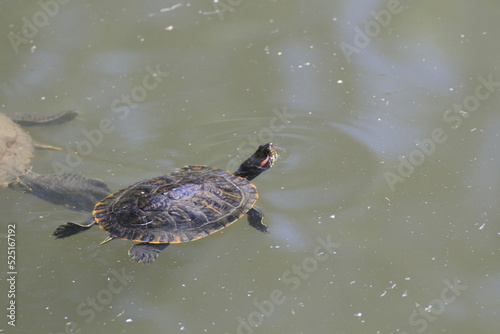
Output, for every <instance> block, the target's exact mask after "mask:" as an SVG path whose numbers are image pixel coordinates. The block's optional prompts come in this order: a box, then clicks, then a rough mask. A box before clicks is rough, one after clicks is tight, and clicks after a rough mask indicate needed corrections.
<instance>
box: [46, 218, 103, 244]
mask: <svg viewBox="0 0 500 334" xmlns="http://www.w3.org/2000/svg"><path fill="white" fill-rule="evenodd" d="M94 224H95V221H94V218H89V219H87V220H86V221H84V222H83V223H81V224H77V223H71V222H69V223H66V224H62V225H60V226H59V227H58V228H57V229H56V230H55V231H54V233H52V235H53V236H54V237H56V239H62V238H67V237H70V236H72V235H75V234H77V233H80V232H83V231H86V230H88V229H89V228H91V227H92V226H93V225H94Z"/></svg>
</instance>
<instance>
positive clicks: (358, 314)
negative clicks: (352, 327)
mask: <svg viewBox="0 0 500 334" xmlns="http://www.w3.org/2000/svg"><path fill="white" fill-rule="evenodd" d="M362 315H363V313H361V312H358V313H354V316H355V317H358V318H359V317H361V316H362Z"/></svg>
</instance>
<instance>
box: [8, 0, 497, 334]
mask: <svg viewBox="0 0 500 334" xmlns="http://www.w3.org/2000/svg"><path fill="white" fill-rule="evenodd" d="M2 6H3V7H2V9H3V10H2V11H1V13H2V14H0V15H2V19H3V22H5V25H4V36H7V38H4V39H3V41H2V42H1V43H3V50H4V51H5V52H3V53H2V55H1V57H2V60H3V62H2V64H3V65H1V73H2V75H3V78H4V80H3V83H2V86H1V93H2V107H3V108H2V112H5V113H11V112H28V111H38V112H41V113H48V114H50V113H53V112H55V111H61V110H78V111H79V112H80V115H81V117H80V118H81V119H79V120H77V121H73V122H72V123H71V124H70V125H69V126H66V127H64V128H58V129H57V131H53V132H52V131H48V132H46V131H43V130H38V129H35V128H33V129H29V131H30V135H32V136H33V137H34V138H36V140H37V141H40V142H43V143H46V144H50V145H54V146H60V147H63V148H64V151H63V152H36V157H35V159H34V160H33V170H34V171H36V172H39V173H52V172H54V168H55V166H63V167H64V168H66V169H70V170H71V171H74V172H79V173H82V174H84V175H86V176H89V177H95V178H99V179H102V180H104V181H105V182H106V183H107V184H108V185H109V186H110V188H111V189H112V190H117V189H120V188H122V187H124V186H127V185H130V184H132V183H134V182H137V181H140V180H143V179H146V178H149V177H153V176H157V175H162V174H165V173H168V172H171V171H173V170H175V169H176V168H180V167H182V166H184V165H189V164H206V165H209V166H213V167H216V168H226V169H229V170H234V169H236V167H237V166H238V165H239V164H240V163H241V162H242V161H243V160H244V159H246V158H247V157H248V156H249V155H250V154H251V153H252V152H253V151H254V150H255V148H256V146H257V145H259V144H262V143H265V142H273V144H274V145H276V147H277V148H278V150H279V158H278V160H277V162H276V164H275V166H274V167H273V169H271V170H270V171H268V172H267V173H265V174H263V175H262V176H260V177H259V178H258V179H256V180H255V185H256V186H257V187H258V190H259V195H260V197H259V200H258V205H259V207H260V208H261V209H262V210H263V212H264V214H265V220H266V224H267V225H268V226H269V229H270V232H271V234H270V235H269V236H266V235H263V234H262V233H258V231H255V230H254V229H252V228H251V227H250V226H249V225H248V223H247V222H246V220H244V219H243V220H241V221H240V222H238V223H236V224H234V225H232V226H230V227H228V228H227V229H224V230H223V231H221V232H219V233H216V234H214V235H211V236H209V237H207V238H204V239H202V240H199V241H196V242H192V243H185V244H179V245H175V247H174V246H172V247H168V248H167V249H166V250H165V251H164V254H162V257H160V259H158V260H157V261H156V262H155V263H154V264H152V265H148V266H142V265H138V264H136V263H133V262H131V261H130V260H129V259H128V257H127V255H126V250H127V249H128V248H130V242H126V241H121V240H116V241H114V242H113V243H109V244H106V245H102V246H99V242H100V241H101V239H102V231H99V230H98V229H96V230H90V231H89V232H87V233H85V234H84V235H78V236H75V237H74V238H72V240H63V241H60V242H56V241H55V240H53V238H52V237H51V236H50V234H51V233H52V231H53V230H54V229H55V228H56V227H57V226H58V225H59V224H62V223H64V222H67V221H82V220H84V219H86V218H87V215H86V214H84V213H77V212H71V211H68V210H65V209H63V208H60V207H56V206H54V205H51V204H50V203H44V202H42V201H40V200H38V199H36V198H32V197H30V196H28V195H26V194H22V193H19V192H14V191H12V190H11V189H2V192H1V196H2V203H1V204H0V207H1V209H2V212H3V214H4V216H5V217H4V224H3V225H2V226H3V227H2V230H1V231H0V233H1V235H2V236H5V235H6V234H7V225H8V224H9V223H15V224H16V228H17V230H16V243H17V254H18V261H17V270H18V271H17V282H16V283H17V294H16V302H17V303H18V305H19V307H18V309H17V314H16V315H17V317H18V318H17V323H16V328H14V329H16V330H17V331H18V332H23V333H24V332H33V331H37V332H44V333H45V332H47V333H64V332H71V331H74V332H76V331H77V330H79V331H80V332H81V333H86V332H89V333H90V332H99V331H102V330H103V329H104V330H105V331H106V332H108V333H128V332H136V331H138V330H141V331H149V332H152V333H156V332H164V331H165V328H168V330H169V332H172V333H177V332H190V333H201V332H204V333H205V332H206V333H257V332H259V331H260V332H265V333H283V332H293V333H310V332H319V333H331V331H332V330H331V328H335V330H336V331H337V332H339V333H349V332H353V333H354V332H356V333H365V332H374V333H419V332H422V333H438V332H443V331H449V332H453V333H471V332H480V333H497V332H498V331H499V329H500V323H499V322H498V320H497V319H498V317H497V314H498V312H499V310H498V300H499V298H500V296H499V293H498V291H500V290H499V289H498V277H497V275H495V273H497V272H498V270H499V268H498V264H497V262H498V261H497V259H496V254H497V250H498V233H500V231H499V229H498V227H497V225H498V224H496V217H497V216H498V212H497V211H498V209H497V208H498V205H496V204H497V198H498V194H499V191H498V182H497V181H496V180H497V179H498V177H497V172H498V170H499V167H500V166H499V165H498V161H499V160H498V159H496V156H497V148H498V145H499V140H498V138H499V137H498V134H497V133H498V131H497V130H496V129H497V128H498V124H499V118H498V113H497V112H496V110H497V109H498V108H497V104H498V101H499V99H498V96H500V95H498V88H499V84H498V82H500V73H499V72H498V70H497V67H498V64H497V63H498V50H497V49H498V48H497V45H498V43H497V40H496V36H498V30H499V24H498V19H497V15H496V13H497V12H498V9H499V8H498V6H499V5H498V4H497V3H495V2H491V3H487V4H480V5H478V4H471V3H466V2H464V1H461V2H459V3H457V2H451V1H442V2H428V1H427V2H408V3H398V4H396V3H395V2H391V1H375V2H372V3H370V4H369V5H368V6H367V5H366V3H363V4H362V5H361V3H360V2H359V1H357V2H356V1H355V2H346V1H334V2H332V1H330V2H327V1H319V2H315V3H305V2H301V3H299V2H287V3H283V2H280V1H275V2H262V3H252V2H246V1H232V2H230V1H222V0H221V1H218V2H215V3H212V2H200V3H184V2H179V3H172V4H165V3H162V2H158V1H149V2H141V3H140V4H138V3H132V2H120V3H115V2H109V1H108V2H105V3H104V2H103V3H73V2H68V3H64V4H63V2H62V1H46V2H33V3H30V4H18V3H14V2H12V3H6V4H3V5H2ZM391 6H393V7H391ZM391 9H392V11H391ZM217 10H219V11H217ZM385 11H387V12H388V13H390V14H391V15H390V16H389V15H388V14H387V13H386V12H385ZM51 13H52V14H53V15H52V14H51ZM385 14H387V15H385ZM384 15H385V16H384ZM389 17H390V20H389ZM27 22H29V24H32V25H33V27H30V26H29V24H28V23H27ZM367 25H370V26H369V27H367ZM366 29H368V30H366ZM369 29H372V30H369ZM35 30H36V31H35ZM13 34H14V35H13ZM16 34H17V35H16ZM23 34H25V35H26V34H27V35H29V36H27V37H26V36H24V35H23ZM363 35H365V36H363ZM14 36H17V37H19V36H20V38H18V39H17V40H15V41H14V42H13V41H12V38H17V37H14ZM363 42H364V44H363ZM360 43H361V44H360ZM346 45H351V46H353V47H355V48H356V49H355V50H354V49H351V50H354V51H353V53H351V54H350V57H346V53H345V52H344V51H345V50H346V49H345V47H346ZM439 129H441V130H439ZM54 130H55V128H54ZM3 240H5V238H4V239H3ZM320 240H321V241H320ZM1 245H3V246H4V247H3V249H5V242H3V243H1ZM324 245H335V247H324ZM2 254H3V255H1V257H2V258H3V259H4V261H3V263H6V260H7V254H6V253H5V251H3V253H2ZM6 272H7V271H6V269H5V268H2V269H0V273H2V275H1V276H0V277H1V278H2V279H1V280H0V281H1V283H0V285H1V286H2V287H6V285H7V282H6V280H5V277H6ZM117 273H118V274H117ZM123 277H128V278H130V279H128V278H123ZM121 278H122V279H121ZM2 291H6V290H2ZM6 299H7V297H6V296H0V300H2V302H5V301H6ZM1 326H4V323H2V325H1ZM5 326H7V325H5ZM0 329H4V330H5V331H6V332H8V331H9V330H12V329H13V328H10V327H0ZM12 332H14V331H12Z"/></svg>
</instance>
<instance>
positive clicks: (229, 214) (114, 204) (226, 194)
mask: <svg viewBox="0 0 500 334" xmlns="http://www.w3.org/2000/svg"><path fill="white" fill-rule="evenodd" d="M257 197H258V194H257V189H256V188H255V186H254V185H253V184H252V183H250V182H249V181H247V180H246V179H244V178H242V177H239V176H236V175H234V174H233V173H231V172H229V171H226V170H222V169H215V168H210V167H206V166H186V167H184V168H182V169H181V170H179V171H176V172H173V173H170V174H167V175H164V176H160V177H156V178H152V179H148V180H144V181H142V182H138V183H136V184H134V185H132V186H130V187H127V188H124V189H122V190H119V191H117V192H115V193H113V194H111V195H109V196H108V197H106V198H105V199H103V200H102V201H101V202H99V203H97V204H96V206H95V208H94V211H93V215H94V219H95V221H96V223H98V224H99V226H100V227H101V228H102V229H104V230H105V231H106V232H108V233H109V234H110V235H111V237H114V238H121V239H127V240H133V241H144V242H149V243H180V242H186V241H191V240H196V239H200V238H203V237H205V236H207V235H209V234H212V233H214V232H217V231H219V230H221V229H223V228H224V227H226V226H228V225H230V224H232V223H234V222H235V221H237V220H238V219H239V218H241V217H242V216H243V215H244V214H246V213H247V212H248V210H250V209H251V208H252V207H253V206H254V204H255V201H256V200H257Z"/></svg>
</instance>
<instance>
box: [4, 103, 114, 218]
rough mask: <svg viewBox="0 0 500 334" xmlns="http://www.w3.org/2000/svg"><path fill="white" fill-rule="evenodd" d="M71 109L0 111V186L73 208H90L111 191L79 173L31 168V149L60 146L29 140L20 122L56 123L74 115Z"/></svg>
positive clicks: (26, 124)
mask: <svg viewBox="0 0 500 334" xmlns="http://www.w3.org/2000/svg"><path fill="white" fill-rule="evenodd" d="M77 115H78V113H77V112H75V111H63V112H60V113H57V114H52V115H41V114H36V113H22V114H20V113H15V114H11V115H6V114H0V188H6V187H9V188H12V189H16V190H21V191H25V192H27V193H30V194H32V195H35V196H37V197H39V198H41V199H43V200H46V201H49V202H51V203H54V204H62V205H64V206H66V207H67V208H70V209H72V210H77V211H92V209H93V207H94V204H95V203H96V202H97V201H99V200H100V199H102V198H104V197H106V196H107V195H109V194H110V193H111V190H110V189H109V188H108V186H107V185H106V184H105V183H104V182H103V181H101V180H97V179H93V178H88V177H85V176H83V175H80V174H74V173H61V174H46V175H42V174H37V173H35V172H33V171H31V159H32V158H33V153H34V149H35V148H38V149H51V150H61V149H60V148H58V147H54V146H49V145H43V144H39V143H36V142H34V141H33V140H32V138H31V136H30V135H29V134H28V133H26V132H25V131H24V130H23V129H22V128H21V125H24V126H31V125H47V124H60V123H64V122H67V121H70V120H72V119H74V118H75V117H76V116H77Z"/></svg>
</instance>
